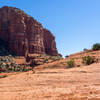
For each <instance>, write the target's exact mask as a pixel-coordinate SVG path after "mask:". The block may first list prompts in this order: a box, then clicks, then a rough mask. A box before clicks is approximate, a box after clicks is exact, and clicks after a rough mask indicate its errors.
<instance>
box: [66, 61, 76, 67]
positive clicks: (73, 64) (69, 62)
mask: <svg viewBox="0 0 100 100" xmlns="http://www.w3.org/2000/svg"><path fill="white" fill-rule="evenodd" d="M67 64H68V67H69V68H72V67H74V66H75V62H74V60H70V61H68V62H67Z"/></svg>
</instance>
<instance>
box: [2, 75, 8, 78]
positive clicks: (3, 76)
mask: <svg viewBox="0 0 100 100" xmlns="http://www.w3.org/2000/svg"><path fill="white" fill-rule="evenodd" d="M7 76H8V75H2V76H0V78H5V77H7Z"/></svg>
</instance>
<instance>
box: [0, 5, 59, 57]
mask: <svg viewBox="0 0 100 100" xmlns="http://www.w3.org/2000/svg"><path fill="white" fill-rule="evenodd" d="M0 39H2V40H4V41H6V42H8V47H9V50H10V51H12V52H14V53H15V54H16V55H19V56H25V55H27V54H28V53H29V54H34V53H37V54H42V53H46V54H48V55H58V51H57V49H56V42H55V37H54V36H53V34H52V33H51V32H50V31H49V30H47V29H44V28H43V27H42V25H41V24H40V23H39V22H37V21H36V20H35V19H34V18H32V17H31V16H29V15H27V14H26V13H25V12H24V11H22V10H20V9H18V8H14V7H8V6H4V7H2V8H0Z"/></svg>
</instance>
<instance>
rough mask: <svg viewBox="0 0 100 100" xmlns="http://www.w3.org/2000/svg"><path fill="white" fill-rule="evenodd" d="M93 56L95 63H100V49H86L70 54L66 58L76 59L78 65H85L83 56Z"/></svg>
mask: <svg viewBox="0 0 100 100" xmlns="http://www.w3.org/2000/svg"><path fill="white" fill-rule="evenodd" d="M87 56H91V57H93V59H94V63H100V50H96V51H94V50H92V49H89V50H86V51H82V52H79V53H75V54H71V55H69V56H68V57H67V58H66V59H65V60H66V61H69V60H71V59H73V60H74V62H75V65H76V66H83V65H84V64H83V57H87Z"/></svg>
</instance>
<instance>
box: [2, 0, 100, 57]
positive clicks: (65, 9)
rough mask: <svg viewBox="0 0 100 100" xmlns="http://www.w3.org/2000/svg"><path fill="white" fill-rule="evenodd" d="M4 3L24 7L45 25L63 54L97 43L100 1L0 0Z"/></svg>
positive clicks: (99, 38)
mask: <svg viewBox="0 0 100 100" xmlns="http://www.w3.org/2000/svg"><path fill="white" fill-rule="evenodd" d="M5 5H8V6H13V7H17V8H20V9H22V10H24V11H25V12H26V13H27V14H29V15H31V16H32V17H34V18H35V19H36V20H37V21H39V22H40V23H42V24H43V26H44V27H45V28H48V29H49V30H50V31H51V32H52V33H53V34H54V35H55V37H56V43H57V48H58V51H59V53H61V54H62V55H64V56H65V55H69V54H72V53H75V52H79V51H82V50H83V49H84V48H91V46H92V44H94V43H99V42H100V0H0V7H2V6H5Z"/></svg>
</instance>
